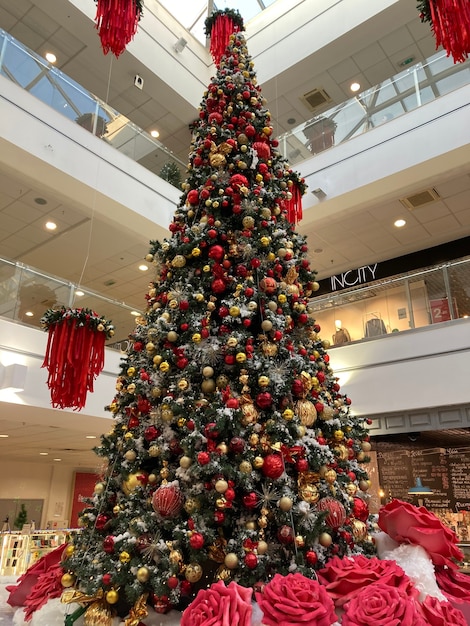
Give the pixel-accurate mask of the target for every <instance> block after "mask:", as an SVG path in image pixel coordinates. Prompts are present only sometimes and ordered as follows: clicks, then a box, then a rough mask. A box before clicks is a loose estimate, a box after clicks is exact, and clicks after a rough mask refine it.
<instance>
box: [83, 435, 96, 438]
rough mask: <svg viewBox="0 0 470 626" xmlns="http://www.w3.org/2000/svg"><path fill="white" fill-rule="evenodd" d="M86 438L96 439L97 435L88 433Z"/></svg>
mask: <svg viewBox="0 0 470 626" xmlns="http://www.w3.org/2000/svg"><path fill="white" fill-rule="evenodd" d="M85 439H96V435H87V436H86V437H85Z"/></svg>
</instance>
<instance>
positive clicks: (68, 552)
mask: <svg viewBox="0 0 470 626" xmlns="http://www.w3.org/2000/svg"><path fill="white" fill-rule="evenodd" d="M74 552H75V546H74V545H72V544H71V543H69V545H68V546H67V547H66V548H65V550H64V554H65V556H67V557H68V556H72V554H73V553H74Z"/></svg>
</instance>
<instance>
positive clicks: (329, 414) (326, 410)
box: [321, 404, 344, 436]
mask: <svg viewBox="0 0 470 626" xmlns="http://www.w3.org/2000/svg"><path fill="white" fill-rule="evenodd" d="M334 416H335V410H334V408H333V407H331V406H329V405H328V404H325V406H324V407H323V411H322V412H321V418H322V419H323V420H325V422H327V421H328V420H331V419H333V417H334ZM339 432H342V431H339ZM343 436H344V433H343Z"/></svg>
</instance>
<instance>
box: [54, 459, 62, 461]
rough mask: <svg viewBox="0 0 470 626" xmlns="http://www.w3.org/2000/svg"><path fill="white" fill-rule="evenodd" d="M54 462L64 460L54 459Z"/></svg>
mask: <svg viewBox="0 0 470 626" xmlns="http://www.w3.org/2000/svg"><path fill="white" fill-rule="evenodd" d="M54 461H62V459H54Z"/></svg>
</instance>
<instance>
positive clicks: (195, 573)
mask: <svg viewBox="0 0 470 626" xmlns="http://www.w3.org/2000/svg"><path fill="white" fill-rule="evenodd" d="M184 576H185V578H186V580H188V581H189V582H190V583H197V581H198V580H201V577H202V567H201V566H200V565H199V563H190V564H189V565H188V566H187V567H186V570H185V572H184Z"/></svg>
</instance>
